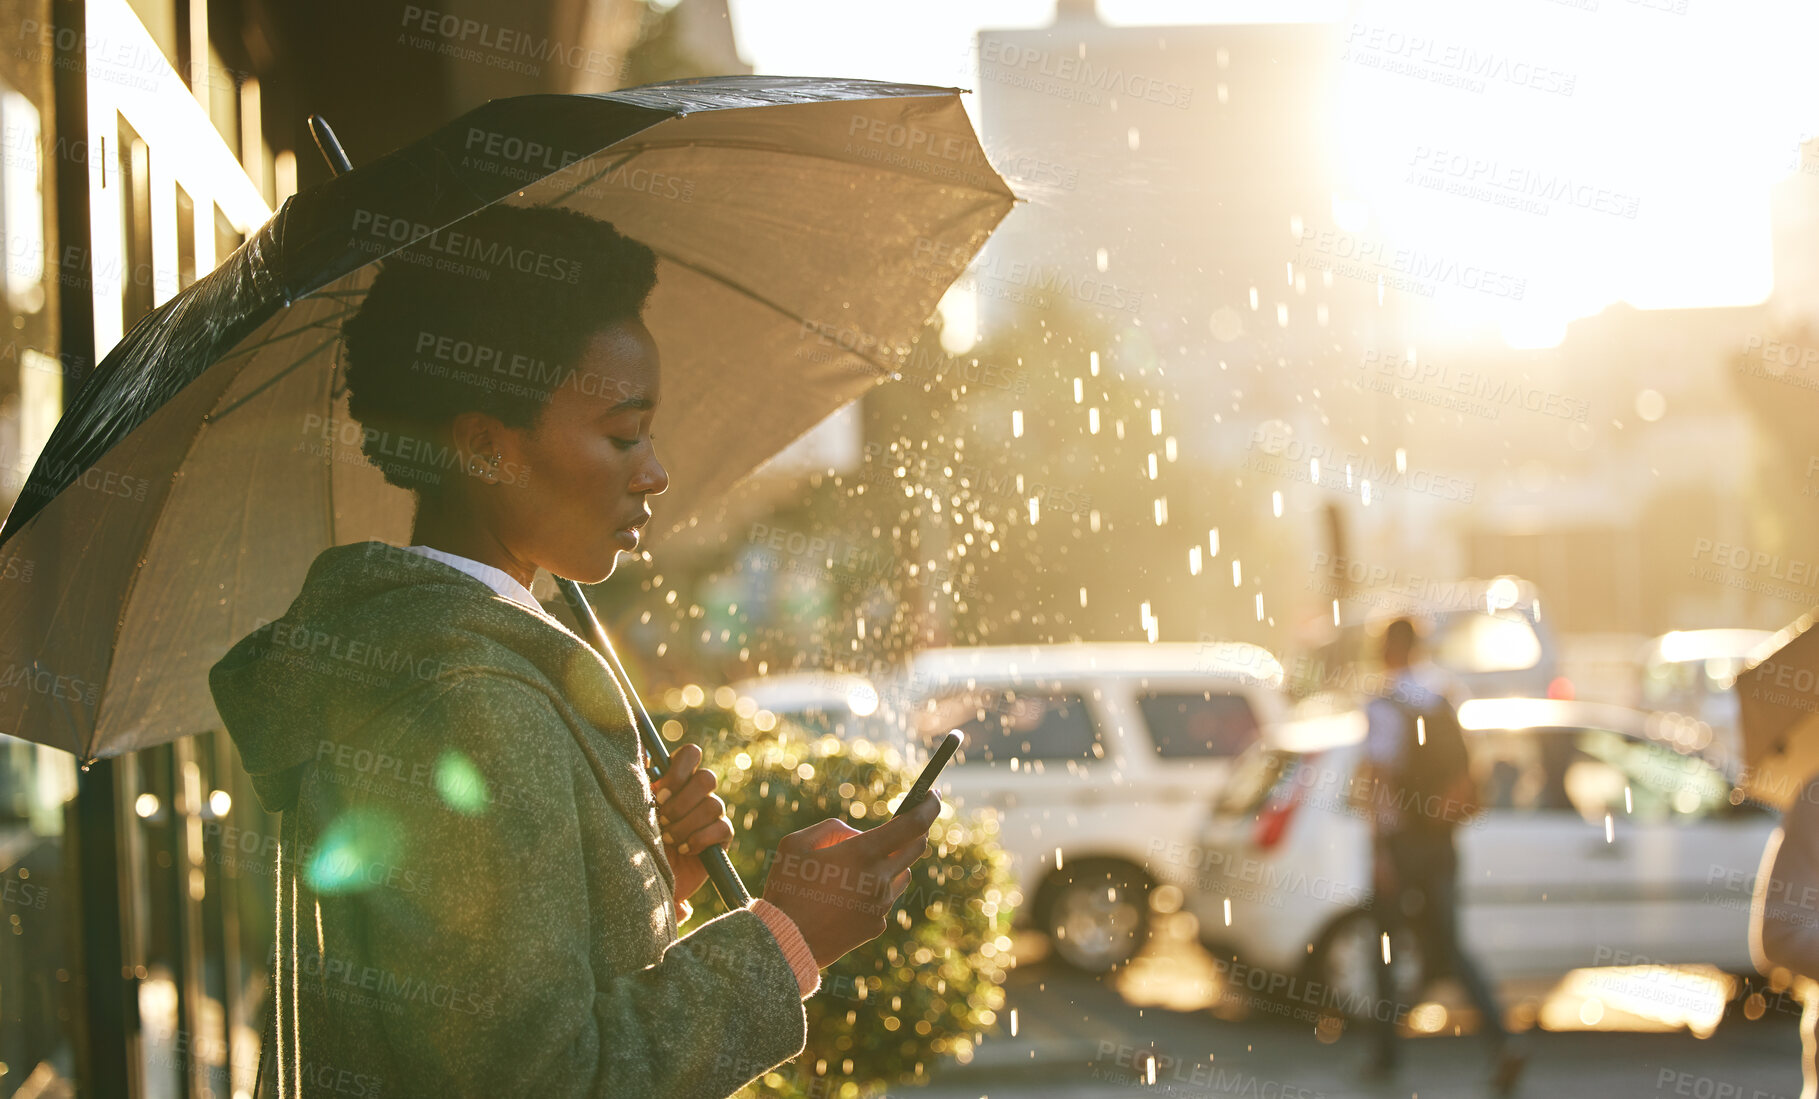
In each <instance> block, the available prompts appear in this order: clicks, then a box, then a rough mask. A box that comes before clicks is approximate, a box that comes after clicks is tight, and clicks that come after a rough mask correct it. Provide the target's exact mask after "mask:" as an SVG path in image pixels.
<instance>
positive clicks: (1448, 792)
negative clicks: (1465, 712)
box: [1356, 618, 1527, 1095]
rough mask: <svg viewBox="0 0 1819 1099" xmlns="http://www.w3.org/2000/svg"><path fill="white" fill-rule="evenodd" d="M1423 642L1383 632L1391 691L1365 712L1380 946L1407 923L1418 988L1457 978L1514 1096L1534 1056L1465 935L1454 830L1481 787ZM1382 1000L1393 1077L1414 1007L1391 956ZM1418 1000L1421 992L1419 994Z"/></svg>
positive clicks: (1382, 974) (1396, 631) (1377, 1063)
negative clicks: (1423, 666)
mask: <svg viewBox="0 0 1819 1099" xmlns="http://www.w3.org/2000/svg"><path fill="white" fill-rule="evenodd" d="M1418 643H1419V638H1418V636H1417V634H1416V631H1415V625H1414V623H1413V622H1411V621H1410V620H1409V619H1407V618H1398V619H1396V620H1395V621H1393V622H1391V623H1390V624H1389V625H1388V626H1387V627H1386V628H1385V629H1384V631H1383V642H1382V646H1383V647H1382V661H1383V673H1384V677H1385V685H1384V690H1383V693H1382V694H1380V695H1378V696H1377V697H1375V698H1372V699H1371V700H1370V702H1369V703H1368V704H1367V705H1366V707H1365V716H1366V718H1367V721H1368V726H1367V731H1366V733H1365V740H1364V751H1365V763H1364V764H1363V765H1362V768H1361V776H1360V777H1361V781H1360V782H1359V783H1358V786H1357V788H1356V789H1357V790H1358V791H1359V792H1360V793H1361V794H1362V795H1363V797H1364V799H1365V800H1367V802H1368V805H1369V808H1370V822H1371V857H1372V882H1373V892H1374V900H1373V904H1372V910H1373V911H1374V912H1375V913H1376V914H1377V925H1378V932H1379V941H1380V942H1382V941H1385V940H1384V938H1383V937H1384V936H1390V937H1392V938H1393V937H1394V936H1395V933H1396V932H1397V931H1398V930H1399V929H1401V928H1404V927H1406V928H1407V929H1408V930H1409V931H1410V932H1412V933H1413V935H1414V938H1415V940H1416V941H1417V942H1418V943H1419V944H1420V947H1421V960H1422V965H1421V974H1420V985H1421V986H1425V985H1426V984H1427V983H1429V982H1430V981H1431V980H1432V979H1434V978H1436V977H1439V976H1442V975H1444V974H1447V973H1451V974H1452V975H1453V976H1455V977H1457V978H1458V979H1459V983H1460V984H1461V985H1462V986H1464V989H1465V993H1466V995H1467V996H1468V997H1470V999H1471V1001H1472V1004H1473V1005H1474V1006H1475V1007H1476V1008H1477V1009H1478V1013H1479V1015H1480V1016H1482V1017H1483V1020H1484V1024H1483V1025H1484V1031H1485V1033H1486V1035H1487V1036H1488V1037H1489V1038H1490V1041H1491V1047H1492V1049H1491V1056H1492V1065H1493V1068H1492V1076H1491V1084H1492V1087H1493V1089H1494V1090H1495V1092H1496V1093H1497V1094H1499V1095H1508V1094H1510V1093H1512V1092H1513V1091H1514V1090H1515V1085H1516V1080H1517V1078H1518V1077H1519V1076H1520V1075H1521V1073H1522V1069H1523V1065H1524V1063H1525V1061H1526V1059H1527V1056H1526V1054H1525V1053H1524V1052H1522V1051H1520V1050H1518V1049H1517V1048H1515V1046H1514V1045H1513V1044H1512V1041H1511V1038H1510V1035H1509V1033H1508V1032H1507V1031H1506V1030H1505V1029H1504V1027H1503V1009H1502V1007H1501V1006H1500V1005H1499V1004H1498V1003H1497V998H1496V995H1495V994H1494V993H1493V992H1492V990H1491V986H1490V983H1489V981H1487V980H1486V979H1485V976H1484V973H1483V971H1482V970H1480V969H1479V968H1478V965H1477V963H1476V962H1475V961H1473V959H1472V958H1470V957H1469V956H1468V955H1467V954H1466V953H1465V949H1464V943H1463V942H1462V941H1461V939H1460V935H1459V909H1458V879H1459V858H1458V850H1457V847H1456V845H1455V843H1454V832H1455V831H1456V830H1457V829H1458V827H1459V825H1460V824H1461V823H1463V822H1464V821H1465V820H1467V819H1469V818H1470V817H1471V816H1473V815H1474V814H1476V813H1477V812H1478V811H1479V801H1478V796H1477V787H1476V783H1475V781H1474V780H1473V778H1472V774H1471V768H1470V761H1469V759H1468V758H1467V755H1466V748H1465V737H1464V734H1463V731H1462V730H1461V728H1460V726H1459V716H1458V713H1457V712H1456V711H1455V710H1454V708H1453V704H1452V702H1450V701H1449V700H1448V699H1447V698H1446V696H1445V695H1444V694H1442V693H1441V691H1440V690H1438V689H1436V686H1435V685H1434V684H1433V683H1432V682H1431V680H1432V676H1431V675H1429V676H1427V677H1425V678H1428V679H1429V680H1430V681H1429V682H1426V683H1424V682H1422V679H1423V677H1422V676H1420V675H1418V674H1417V671H1416V669H1415V668H1414V667H1413V659H1414V656H1415V653H1416V648H1417V645H1418ZM1375 968H1376V975H1377V1002H1376V1003H1375V1004H1374V1005H1373V1010H1372V1012H1371V1020H1370V1025H1369V1029H1370V1031H1371V1032H1372V1042H1373V1050H1372V1057H1371V1060H1370V1063H1369V1065H1368V1066H1367V1069H1366V1075H1367V1076H1369V1077H1371V1078H1374V1079H1377V1080H1387V1079H1389V1078H1390V1077H1392V1076H1394V1075H1395V1072H1396V1068H1397V1064H1398V1061H1399V1051H1398V1047H1397V1041H1396V1024H1397V1023H1398V1021H1400V1020H1401V1019H1402V1018H1405V1017H1406V1016H1407V1013H1408V1009H1409V1007H1411V1006H1412V1005H1413V1003H1414V999H1413V997H1412V996H1411V998H1410V1000H1409V1002H1408V1003H1401V1002H1399V1001H1398V999H1397V996H1396V991H1395V988H1394V984H1395V982H1394V980H1393V976H1392V971H1391V968H1390V964H1389V962H1388V960H1387V959H1384V958H1379V959H1378V964H1377V965H1376V967H1375ZM1413 991H1414V993H1416V994H1418V993H1419V992H1420V991H1422V987H1417V988H1416V989H1414V990H1413Z"/></svg>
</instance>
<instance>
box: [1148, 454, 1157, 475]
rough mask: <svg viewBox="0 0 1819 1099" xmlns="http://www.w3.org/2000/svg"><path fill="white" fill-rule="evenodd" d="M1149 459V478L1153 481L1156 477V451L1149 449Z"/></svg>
mask: <svg viewBox="0 0 1819 1099" xmlns="http://www.w3.org/2000/svg"><path fill="white" fill-rule="evenodd" d="M1149 461H1150V480H1152V481H1154V480H1155V479H1156V452H1155V451H1153V450H1152V451H1150V457H1149Z"/></svg>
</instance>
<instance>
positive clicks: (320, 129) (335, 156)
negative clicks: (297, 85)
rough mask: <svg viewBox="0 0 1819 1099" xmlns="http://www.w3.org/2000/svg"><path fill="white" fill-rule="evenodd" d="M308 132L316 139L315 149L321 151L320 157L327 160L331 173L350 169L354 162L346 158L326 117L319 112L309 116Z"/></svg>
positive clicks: (334, 173) (339, 141)
mask: <svg viewBox="0 0 1819 1099" xmlns="http://www.w3.org/2000/svg"><path fill="white" fill-rule="evenodd" d="M309 134H310V136H311V137H313V138H315V139H316V149H317V150H318V151H319V152H321V153H322V159H323V160H326V161H328V170H329V172H330V173H331V174H333V175H340V174H341V173H342V172H347V171H352V170H353V167H354V162H353V161H351V160H349V159H347V152H346V151H345V150H343V149H342V148H341V140H340V139H339V138H337V137H336V136H335V131H334V130H332V129H330V128H329V124H328V119H326V118H323V117H322V116H321V115H319V114H313V115H310V116H309Z"/></svg>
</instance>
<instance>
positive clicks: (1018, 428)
mask: <svg viewBox="0 0 1819 1099" xmlns="http://www.w3.org/2000/svg"><path fill="white" fill-rule="evenodd" d="M1011 436H1012V437H1013V438H1017V439H1021V438H1023V410H1022V409H1021V408H1013V409H1012V410H1011Z"/></svg>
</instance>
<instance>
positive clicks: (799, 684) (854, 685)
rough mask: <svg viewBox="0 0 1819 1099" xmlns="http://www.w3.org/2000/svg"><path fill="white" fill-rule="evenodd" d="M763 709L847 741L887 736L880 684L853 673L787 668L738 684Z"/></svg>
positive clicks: (808, 728) (734, 685)
mask: <svg viewBox="0 0 1819 1099" xmlns="http://www.w3.org/2000/svg"><path fill="white" fill-rule="evenodd" d="M733 689H734V691H736V692H737V693H738V694H739V695H740V696H741V697H745V698H749V699H751V700H752V702H753V704H754V705H756V706H758V707H759V708H760V709H765V710H769V711H770V712H771V713H773V714H777V715H780V716H787V717H789V718H790V719H791V720H792V721H794V722H795V723H796V724H797V725H800V726H802V727H803V728H804V729H806V730H808V731H809V732H811V733H817V734H820V735H824V736H825V735H828V734H832V735H833V736H837V737H840V738H841V739H842V740H845V739H847V738H849V737H863V738H865V739H868V740H885V739H888V738H887V737H886V736H881V735H880V734H881V733H883V732H884V730H883V729H881V728H880V726H879V725H878V722H879V721H880V720H883V719H882V718H880V717H879V715H878V702H879V698H878V687H877V685H876V684H875V683H873V682H872V681H871V680H870V679H867V678H866V677H865V676H862V675H853V674H851V673H849V672H786V673H784V674H782V675H773V676H766V677H764V678H763V679H748V680H745V681H744V682H741V683H736V684H733Z"/></svg>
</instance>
